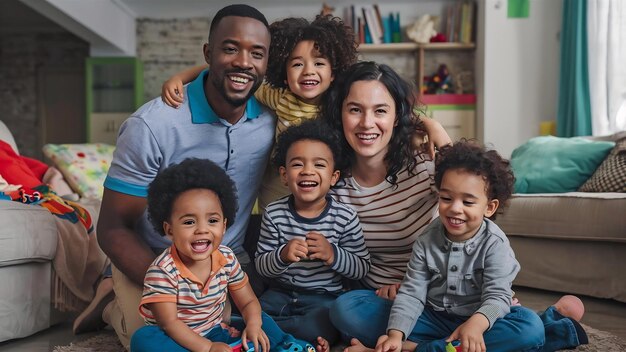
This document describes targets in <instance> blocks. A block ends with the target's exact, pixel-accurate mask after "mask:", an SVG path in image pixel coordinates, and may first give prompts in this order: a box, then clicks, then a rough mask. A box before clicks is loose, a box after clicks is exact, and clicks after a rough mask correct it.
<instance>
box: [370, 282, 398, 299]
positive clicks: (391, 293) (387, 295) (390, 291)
mask: <svg viewBox="0 0 626 352" xmlns="http://www.w3.org/2000/svg"><path fill="white" fill-rule="evenodd" d="M399 289H400V284H391V285H384V286H381V287H380V288H379V289H378V290H376V296H378V297H380V298H384V299H389V300H392V301H393V300H394V299H396V295H397V294H398V290H399Z"/></svg>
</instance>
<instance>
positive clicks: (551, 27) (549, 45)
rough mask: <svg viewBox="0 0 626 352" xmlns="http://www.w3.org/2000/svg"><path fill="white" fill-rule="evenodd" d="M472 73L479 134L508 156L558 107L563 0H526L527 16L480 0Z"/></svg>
mask: <svg viewBox="0 0 626 352" xmlns="http://www.w3.org/2000/svg"><path fill="white" fill-rule="evenodd" d="M479 8H480V14H479V28H478V30H479V33H478V43H477V44H478V45H477V49H476V55H477V57H476V65H477V71H476V79H477V87H478V89H479V91H478V99H479V101H478V111H477V127H478V128H477V131H478V138H479V139H482V140H483V141H485V142H487V143H491V144H493V145H494V146H495V148H496V149H497V150H498V151H499V152H500V153H502V155H503V156H507V157H508V156H510V154H511V152H512V151H513V149H515V148H516V147H517V146H519V145H520V144H522V143H524V142H525V141H526V140H528V139H529V138H531V137H534V136H537V135H539V124H540V122H541V121H544V120H554V119H555V118H556V111H557V98H558V77H559V62H560V57H559V55H560V43H559V39H558V35H559V32H560V30H561V16H562V14H561V10H562V0H550V1H546V0H531V1H530V16H529V17H528V18H507V1H505V0H481V1H480V5H479Z"/></svg>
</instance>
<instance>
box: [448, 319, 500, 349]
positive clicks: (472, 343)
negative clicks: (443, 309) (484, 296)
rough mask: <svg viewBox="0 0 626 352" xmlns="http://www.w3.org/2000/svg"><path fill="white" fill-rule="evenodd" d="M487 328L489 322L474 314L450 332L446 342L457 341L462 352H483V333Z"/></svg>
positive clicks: (484, 347)
mask: <svg viewBox="0 0 626 352" xmlns="http://www.w3.org/2000/svg"><path fill="white" fill-rule="evenodd" d="M488 328H489V320H487V318H486V317H485V316H484V315H482V314H480V313H474V315H472V316H471V317H470V318H469V319H467V321H466V322H465V323H463V324H461V325H459V327H457V328H456V330H454V331H453V332H452V334H451V335H450V336H449V337H448V338H447V339H446V342H452V341H454V340H459V341H460V342H461V347H462V348H463V352H485V351H486V350H487V348H486V346H485V339H484V338H483V333H484V332H485V331H487V329H488Z"/></svg>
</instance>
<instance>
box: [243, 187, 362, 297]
mask: <svg viewBox="0 0 626 352" xmlns="http://www.w3.org/2000/svg"><path fill="white" fill-rule="evenodd" d="M326 199H327V201H328V202H327V204H326V208H325V209H324V211H323V212H322V214H320V215H319V216H318V217H316V218H304V217H302V216H300V215H298V213H297V212H296V211H295V208H294V203H293V197H292V196H287V197H284V198H281V199H279V200H277V201H275V202H273V203H271V204H270V205H268V207H267V209H266V210H265V214H264V215H263V221H262V224H261V234H260V236H259V243H258V246H257V252H256V259H255V263H256V267H257V270H258V271H259V273H260V274H261V275H263V276H266V277H269V278H275V279H276V280H277V282H278V283H279V284H281V285H282V286H284V287H285V288H288V289H292V288H295V289H302V290H306V291H313V292H320V293H325V292H339V291H341V290H342V289H343V285H342V279H343V278H344V277H345V278H348V279H353V280H358V279H360V278H362V277H364V276H365V274H366V273H367V271H368V270H369V266H370V257H369V253H368V251H367V248H366V247H365V241H364V240H363V231H362V230H361V225H360V224H359V219H358V217H357V215H356V212H355V211H354V210H353V209H351V208H349V207H347V206H346V205H344V204H341V203H339V202H337V201H335V200H333V199H332V198H331V197H327V198H326ZM310 231H316V232H319V233H321V234H323V235H324V236H325V237H326V239H327V240H328V242H329V243H330V244H331V245H332V247H333V250H334V252H335V261H334V262H333V263H332V265H331V266H328V265H326V264H324V263H323V262H322V261H319V260H313V261H300V262H297V263H284V262H283V261H282V260H281V259H280V251H281V250H282V249H283V248H284V247H285V246H286V245H287V243H288V242H289V241H290V240H292V239H294V238H303V239H304V238H305V237H306V234H307V233H308V232H310Z"/></svg>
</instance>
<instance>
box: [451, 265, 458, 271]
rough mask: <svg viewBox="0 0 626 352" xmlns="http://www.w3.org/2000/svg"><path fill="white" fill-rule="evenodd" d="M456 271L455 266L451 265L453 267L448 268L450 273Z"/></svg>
mask: <svg viewBox="0 0 626 352" xmlns="http://www.w3.org/2000/svg"><path fill="white" fill-rule="evenodd" d="M458 269H459V268H457V266H456V265H453V266H452V267H451V268H450V271H452V272H454V271H457V270H458Z"/></svg>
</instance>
